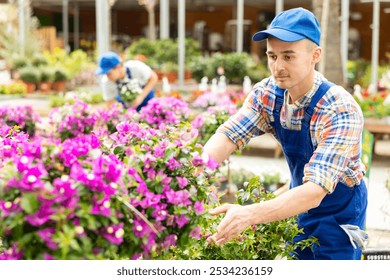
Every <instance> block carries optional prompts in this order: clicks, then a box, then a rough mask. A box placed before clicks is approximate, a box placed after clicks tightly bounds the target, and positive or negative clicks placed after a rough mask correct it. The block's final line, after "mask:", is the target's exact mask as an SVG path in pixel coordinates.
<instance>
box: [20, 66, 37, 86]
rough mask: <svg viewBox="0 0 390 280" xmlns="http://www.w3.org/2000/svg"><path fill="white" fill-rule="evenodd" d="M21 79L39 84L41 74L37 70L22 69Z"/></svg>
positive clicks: (30, 68)
mask: <svg viewBox="0 0 390 280" xmlns="http://www.w3.org/2000/svg"><path fill="white" fill-rule="evenodd" d="M19 75H20V79H21V80H22V81H23V82H26V83H38V82H39V81H40V78H41V77H40V74H39V71H38V69H37V68H33V67H30V66H28V67H24V68H22V69H20V73H19Z"/></svg>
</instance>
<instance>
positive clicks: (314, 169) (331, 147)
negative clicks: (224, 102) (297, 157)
mask: <svg viewBox="0 0 390 280" xmlns="http://www.w3.org/2000/svg"><path fill="white" fill-rule="evenodd" d="M323 80H325V78H324V76H323V75H322V74H320V73H319V72H316V73H315V78H314V84H313V86H312V88H311V89H310V90H309V91H308V92H307V93H306V94H305V95H304V96H302V97H301V98H300V99H298V100H296V101H295V102H294V103H293V104H289V102H288V101H289V96H288V92H287V91H285V93H284V94H285V96H284V104H283V106H282V108H281V114H280V122H281V125H282V126H283V127H284V128H286V129H291V130H301V124H302V120H303V119H304V115H305V109H306V107H307V106H308V105H309V103H310V100H311V98H312V97H313V95H314V94H315V92H316V91H317V89H318V87H319V85H320V84H321V82H322V81H323ZM275 88H276V82H275V80H274V79H273V78H272V77H269V78H266V79H264V80H262V81H261V82H259V83H257V84H256V85H255V86H254V88H253V90H252V91H251V92H250V93H249V95H248V97H247V98H246V100H245V102H244V104H243V106H242V108H241V109H240V110H239V111H238V112H237V113H236V114H235V115H234V116H232V117H231V118H230V119H229V120H228V121H227V122H226V123H224V124H223V125H221V126H220V127H219V129H218V130H217V132H219V133H224V134H225V135H227V136H228V137H229V138H230V139H231V140H232V141H233V142H234V143H235V144H236V145H237V146H238V148H239V149H242V148H243V147H244V146H245V145H246V144H247V143H248V142H249V140H250V139H251V138H253V137H256V136H259V135H262V134H264V133H271V134H273V135H274V136H275V131H274V129H273V126H272V125H271V122H273V121H274V117H273V109H274V107H275V99H276V98H275ZM363 121H364V119H363V114H362V111H361V109H360V107H359V105H358V104H357V103H356V101H355V100H354V99H353V97H352V95H351V94H350V93H348V92H347V91H346V90H345V89H344V88H342V87H340V86H333V87H331V88H330V89H329V90H328V92H327V93H326V94H325V95H324V97H323V98H322V99H321V100H320V101H319V102H318V104H317V106H316V107H315V109H314V112H313V116H312V119H311V122H310V135H311V141H312V144H313V147H314V149H315V151H314V154H313V155H312V157H311V159H310V161H309V162H308V163H307V164H306V165H305V169H304V177H303V182H307V181H311V182H314V183H316V184H318V185H320V186H322V187H323V188H325V189H326V190H327V191H328V192H330V193H331V192H333V190H334V187H335V186H336V184H337V183H338V182H342V183H344V184H345V185H347V186H350V187H352V186H355V185H357V184H359V183H360V181H361V180H362V178H363V176H364V173H365V166H364V164H363V163H362V162H361V160H360V156H361V134H362V130H363Z"/></svg>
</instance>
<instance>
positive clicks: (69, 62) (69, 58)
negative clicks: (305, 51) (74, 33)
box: [43, 48, 91, 79]
mask: <svg viewBox="0 0 390 280" xmlns="http://www.w3.org/2000/svg"><path fill="white" fill-rule="evenodd" d="M43 55H44V56H45V57H46V59H47V60H48V61H49V65H51V66H53V67H55V68H62V69H64V70H65V72H66V73H67V74H68V78H69V79H73V78H75V77H76V76H77V75H78V74H80V73H81V72H82V71H83V70H85V69H86V68H88V67H89V66H90V64H91V58H89V57H88V55H87V53H86V52H84V51H83V50H75V51H73V52H71V53H70V54H67V53H66V51H65V50H64V49H60V48H55V49H54V51H53V53H50V52H48V51H45V52H44V53H43Z"/></svg>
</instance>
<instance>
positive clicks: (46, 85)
mask: <svg viewBox="0 0 390 280" xmlns="http://www.w3.org/2000/svg"><path fill="white" fill-rule="evenodd" d="M51 85H52V83H51V82H40V83H39V90H40V91H42V92H49V91H50V90H51Z"/></svg>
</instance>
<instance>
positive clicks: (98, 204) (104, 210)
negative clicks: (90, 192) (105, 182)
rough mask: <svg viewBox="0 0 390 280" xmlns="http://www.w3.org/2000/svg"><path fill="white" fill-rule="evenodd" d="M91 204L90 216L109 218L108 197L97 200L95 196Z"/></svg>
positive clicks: (109, 205) (109, 204) (109, 206)
mask: <svg viewBox="0 0 390 280" xmlns="http://www.w3.org/2000/svg"><path fill="white" fill-rule="evenodd" d="M92 203H93V206H92V210H91V212H90V213H91V214H94V215H102V216H106V217H111V203H110V197H108V196H106V195H105V196H104V197H103V198H102V199H100V200H97V198H96V196H95V197H93V198H92Z"/></svg>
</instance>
